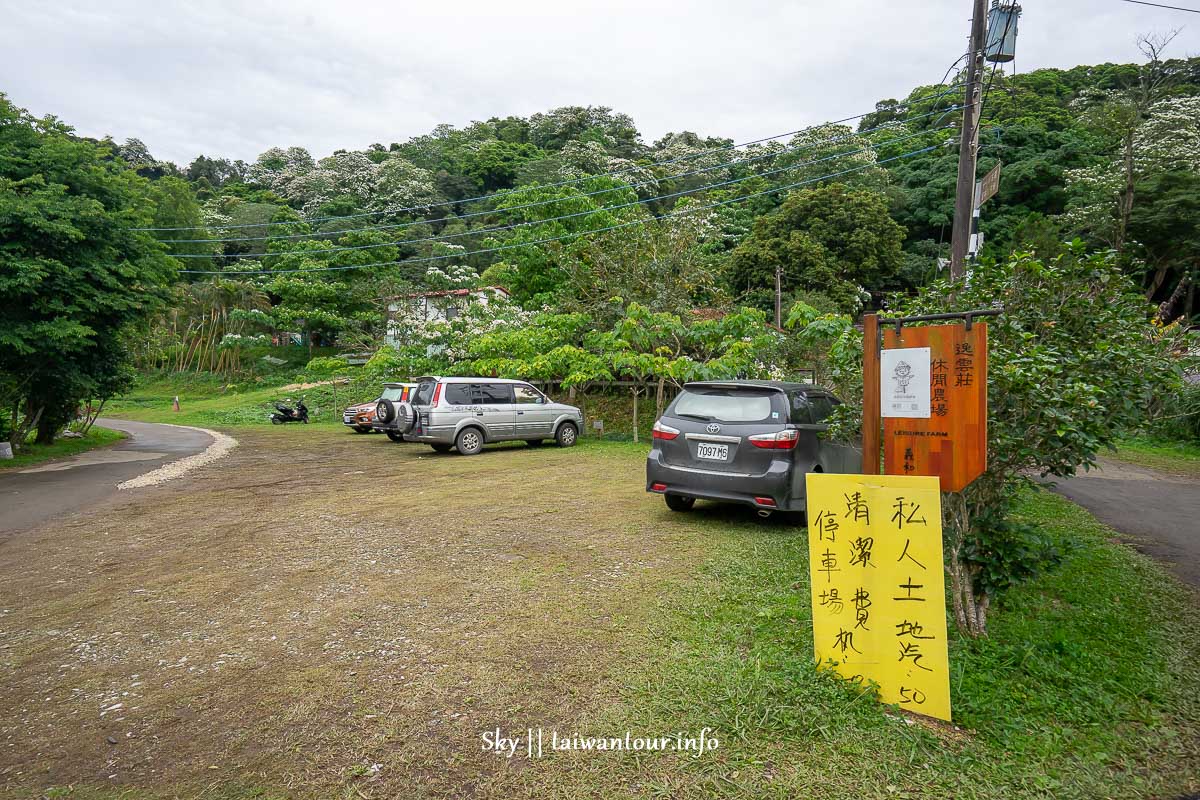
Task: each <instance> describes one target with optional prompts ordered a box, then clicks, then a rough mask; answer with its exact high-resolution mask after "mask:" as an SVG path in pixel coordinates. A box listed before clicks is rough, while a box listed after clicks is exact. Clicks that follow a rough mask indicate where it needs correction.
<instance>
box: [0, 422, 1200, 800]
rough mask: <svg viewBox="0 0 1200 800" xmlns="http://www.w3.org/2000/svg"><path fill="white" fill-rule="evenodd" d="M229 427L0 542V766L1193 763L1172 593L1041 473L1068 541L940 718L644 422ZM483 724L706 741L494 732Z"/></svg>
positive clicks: (245, 787)
mask: <svg viewBox="0 0 1200 800" xmlns="http://www.w3.org/2000/svg"><path fill="white" fill-rule="evenodd" d="M237 435H238V437H239V439H241V441H242V446H241V447H239V448H238V449H237V450H235V451H234V452H233V453H232V454H231V455H230V456H229V457H227V458H226V459H225V460H224V461H222V462H219V463H218V464H214V465H211V466H208V467H205V468H203V469H201V470H200V471H198V472H196V473H194V476H195V477H194V479H193V480H189V481H187V482H186V483H184V482H181V483H180V484H166V485H164V486H161V487H156V488H154V489H148V490H145V491H140V492H138V493H133V494H131V495H130V496H129V499H128V500H126V501H125V502H124V503H123V504H122V505H120V506H117V507H114V508H113V509H112V510H111V511H110V512H109V513H107V514H105V515H104V516H95V517H70V518H66V519H64V520H62V521H60V522H59V523H56V524H54V525H49V526H46V527H44V528H42V529H39V530H38V531H35V532H31V533H28V534H22V535H18V536H15V537H11V538H10V539H8V540H6V541H5V542H3V543H0V547H3V549H4V552H3V557H0V609H4V610H5V611H4V615H3V617H0V619H2V620H3V623H4V624H3V626H2V627H0V681H3V684H4V686H5V691H4V692H2V693H0V796H4V797H14V798H16V797H30V796H40V795H41V794H43V793H44V794H46V795H47V796H56V797H75V798H106V799H110V798H111V799H115V798H130V799H131V800H148V799H149V798H155V799H157V798H167V797H177V796H185V797H198V796H201V795H203V796H204V797H206V798H226V799H228V800H232V799H233V798H245V799H248V798H260V799H262V798H283V797H305V798H307V797H312V798H360V797H365V798H394V797H414V798H419V797H453V798H459V797H466V796H470V797H497V798H510V797H531V798H534V797H536V798H541V797H567V798H610V797H611V798H623V797H646V798H652V797H662V798H683V797H721V798H725V797H735V798H781V799H782V798H797V797H804V798H844V797H907V798H918V797H930V798H944V797H980V798H984V797H988V798H990V797H996V798H1025V797H1029V798H1035V797H1036V798H1047V797H1054V798H1093V797H1120V798H1133V797H1148V798H1149V797H1174V796H1178V795H1182V794H1185V793H1187V792H1196V791H1198V790H1200V778H1198V775H1200V773H1198V771H1197V770H1196V765H1197V764H1200V701H1198V700H1197V698H1196V694H1195V690H1196V687H1197V685H1200V611H1198V609H1197V605H1196V602H1195V596H1194V595H1193V594H1191V593H1189V592H1188V591H1187V590H1185V589H1183V588H1182V587H1180V586H1179V585H1178V584H1177V583H1176V582H1174V581H1173V580H1172V579H1171V578H1169V577H1167V576H1166V574H1165V573H1164V572H1163V571H1162V570H1161V569H1160V568H1158V567H1157V566H1156V565H1154V564H1153V563H1151V562H1150V561H1149V560H1147V559H1146V558H1144V557H1142V556H1140V555H1138V554H1137V553H1135V552H1134V551H1132V550H1131V549H1129V548H1127V547H1125V546H1123V545H1119V544H1114V543H1113V541H1112V540H1113V534H1112V532H1111V531H1109V530H1107V529H1106V528H1104V527H1103V526H1101V525H1099V524H1098V523H1096V522H1095V521H1094V520H1093V519H1092V518H1091V517H1090V516H1089V515H1088V514H1086V513H1085V512H1083V511H1081V510H1080V509H1078V508H1077V507H1075V506H1073V505H1071V504H1070V503H1068V502H1066V501H1064V500H1062V499H1060V498H1057V497H1055V496H1053V495H1049V494H1045V493H1037V494H1031V495H1029V497H1028V498H1027V499H1026V501H1025V503H1024V505H1023V510H1022V513H1023V514H1025V515H1026V516H1028V517H1030V518H1032V519H1035V520H1036V521H1038V522H1039V523H1041V524H1043V525H1045V526H1046V528H1047V530H1049V531H1050V533H1051V534H1052V535H1053V536H1054V537H1055V538H1056V539H1057V540H1058V541H1059V542H1060V543H1064V544H1065V543H1071V546H1070V552H1069V555H1068V556H1067V558H1066V561H1065V563H1064V564H1063V566H1062V568H1061V569H1060V570H1059V571H1057V572H1055V573H1053V574H1051V575H1047V576H1045V577H1043V578H1041V579H1040V580H1038V581H1037V582H1035V583H1033V584H1029V585H1027V586H1024V587H1022V588H1020V589H1018V590H1016V591H1013V592H1011V593H1010V594H1008V595H1007V596H1005V597H1003V598H1001V600H1000V601H999V603H998V605H997V607H995V609H994V611H993V614H992V622H991V630H992V637H991V638H990V639H987V640H983V641H963V640H960V639H955V640H954V641H952V644H951V668H952V698H953V702H954V706H955V716H956V722H957V724H958V726H959V727H958V728H950V727H943V726H927V725H925V724H923V723H920V722H911V721H909V720H906V719H905V718H903V717H902V716H900V715H898V714H895V713H892V712H891V711H889V709H887V708H885V707H882V706H880V705H878V704H877V703H876V702H875V701H874V699H873V698H872V697H870V696H869V695H865V694H863V693H862V692H861V691H860V690H857V689H855V688H852V687H850V686H848V685H846V684H844V683H842V682H840V681H839V680H837V679H836V678H834V677H832V676H830V675H828V674H821V673H818V672H817V671H816V670H815V668H814V666H813V664H812V639H811V619H810V611H809V599H808V578H807V572H808V564H807V544H806V541H807V540H806V532H805V530H804V529H802V528H797V527H794V526H793V525H791V524H789V523H788V521H786V520H783V519H778V518H773V519H771V520H768V521H767V522H765V523H764V522H761V521H759V520H758V519H757V518H756V517H755V516H754V515H753V513H750V512H748V511H744V510H742V509H736V508H718V507H714V506H705V505H703V504H701V505H699V506H698V507H697V510H696V511H695V512H693V513H691V514H673V513H671V512H669V511H667V509H666V508H665V505H664V504H663V502H662V500H661V498H659V497H657V496H652V495H646V494H645V492H644V491H643V486H642V465H643V459H644V454H645V450H644V448H642V447H638V446H634V445H631V444H622V443H607V442H606V443H594V442H588V443H585V444H583V445H581V446H579V447H576V448H573V449H565V450H564V449H559V448H554V447H543V448H538V449H531V448H527V447H525V446H523V445H517V446H504V447H499V448H494V449H489V450H485V451H484V453H483V454H481V455H479V456H476V457H473V458H462V457H459V456H452V455H447V456H439V455H435V454H433V453H432V451H431V450H429V449H428V448H424V447H421V446H417V445H396V444H392V443H390V442H388V441H387V440H386V439H384V438H383V437H361V436H354V435H353V434H351V433H349V432H345V431H339V430H333V429H331V428H329V427H315V428H314V427H313V426H309V427H308V428H302V427H299V426H290V427H285V428H270V427H265V428H250V427H246V428H242V429H241V430H240V431H239V432H238V434H237ZM497 727H498V728H501V729H502V730H503V731H505V732H506V733H520V734H521V735H524V732H525V730H526V729H527V728H542V729H543V730H544V731H546V733H547V735H549V732H550V731H552V730H553V731H557V732H558V733H559V735H571V734H575V733H578V734H581V735H592V736H595V735H603V736H623V735H624V733H625V731H630V732H631V733H632V734H633V735H635V736H636V735H644V736H667V735H674V734H675V732H677V731H682V732H687V733H689V734H691V735H693V736H694V735H696V734H698V733H699V731H700V730H701V729H702V728H705V727H707V728H710V729H711V730H712V734H711V735H715V736H717V737H718V740H719V747H718V748H717V749H716V750H715V751H712V752H709V753H706V754H704V755H703V756H701V757H698V758H693V757H691V756H689V755H681V754H645V753H643V754H631V753H607V754H600V753H590V754H586V755H581V754H562V753H558V754H548V755H547V756H546V757H545V758H542V759H527V758H525V757H524V756H523V755H520V754H518V755H517V756H515V757H514V758H511V759H508V758H503V757H501V756H499V755H496V754H494V753H490V752H484V751H483V748H482V741H483V740H482V736H483V734H484V732H486V731H492V730H494V729H495V728H497Z"/></svg>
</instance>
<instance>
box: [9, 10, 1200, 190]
mask: <svg viewBox="0 0 1200 800" xmlns="http://www.w3.org/2000/svg"><path fill="white" fill-rule="evenodd" d="M1164 1H1166V0H1164ZM1023 4H1024V11H1025V13H1024V15H1023V16H1022V18H1021V24H1020V40H1019V43H1018V45H1017V61H1016V68H1017V69H1018V70H1019V71H1022V72H1027V71H1029V70H1032V69H1036V68H1040V67H1071V66H1074V65H1076V64H1098V63H1103V62H1128V61H1136V60H1139V57H1138V52H1137V48H1136V43H1135V40H1136V37H1137V34H1139V33H1145V32H1162V31H1167V30H1170V29H1172V28H1178V27H1183V28H1184V29H1183V31H1182V33H1181V34H1180V36H1179V37H1178V38H1177V39H1176V40H1175V43H1174V45H1173V46H1172V47H1171V49H1170V50H1169V52H1168V54H1169V55H1172V56H1186V55H1197V54H1200V14H1186V13H1180V12H1172V11H1165V10H1158V9H1154V8H1149V7H1146V6H1140V5H1133V4H1129V3H1125V2H1120V0H1024V3H1023ZM1171 4H1173V5H1191V6H1193V7H1197V8H1200V0H1172V2H1171ZM0 9H2V11H3V18H4V20H5V23H4V28H5V34H6V35H5V36H4V46H3V47H2V48H0V75H2V76H3V80H2V81H0V91H3V92H5V93H7V94H8V95H9V97H10V99H11V100H12V101H13V102H15V103H16V104H17V105H19V106H22V107H25V108H28V109H29V110H30V111H32V112H33V113H35V114H38V115H44V114H54V115H56V116H58V117H59V118H61V119H63V120H64V121H66V122H67V123H69V124H71V125H73V126H74V127H75V128H76V130H77V131H79V132H80V133H81V134H85V135H89V136H97V137H99V136H103V135H105V134H111V135H112V136H113V137H114V138H116V139H118V140H124V139H126V138H129V137H136V138H139V139H141V140H142V141H144V142H145V143H146V144H147V146H148V147H149V148H150V152H151V153H153V154H154V155H155V156H156V157H157V158H160V159H169V160H172V161H175V162H177V163H178V164H180V165H182V166H186V165H187V164H188V163H189V162H190V161H191V160H192V159H193V158H194V157H195V156H196V155H198V154H200V153H203V154H205V155H208V156H224V157H227V158H242V159H245V160H247V161H250V160H253V159H254V157H255V156H257V154H258V153H260V152H262V151H263V150H265V149H267V148H268V147H271V146H274V145H281V146H288V145H300V146H302V147H306V148H308V149H309V150H310V151H312V152H313V154H314V155H315V156H317V157H321V156H324V155H327V154H329V153H330V152H331V151H333V150H335V149H339V148H347V149H358V148H363V147H365V146H367V145H368V144H370V143H372V142H382V143H384V144H385V145H386V144H387V143H389V142H393V141H403V140H405V139H407V138H408V137H410V136H414V135H419V134H422V133H427V132H428V131H429V130H430V129H431V128H433V126H435V125H437V124H439V123H450V124H453V125H456V126H462V125H464V124H467V123H469V122H471V121H472V120H479V119H487V118H488V117H492V116H506V115H509V114H515V115H520V116H528V115H530V114H532V113H535V112H537V111H545V110H547V109H550V108H553V107H556V106H562V105H605V106H610V107H612V108H614V109H616V110H618V111H623V112H625V113H628V114H630V115H631V116H632V117H633V118H634V120H635V121H636V122H637V125H638V128H639V130H640V131H641V132H642V135H643V137H644V139H645V140H646V142H648V143H649V142H652V141H653V140H654V139H656V138H658V137H660V136H662V135H663V134H664V133H667V132H669V131H673V130H692V131H697V132H699V133H701V134H706V135H719V136H729V137H732V138H734V139H737V140H738V141H744V140H748V139H757V138H760V137H763V136H770V135H772V134H776V133H781V132H784V131H788V130H792V129H796V128H800V127H803V126H806V125H811V124H815V123H817V122H820V121H823V120H826V119H833V118H840V117H846V116H850V115H853V114H858V113H862V112H865V111H868V110H870V109H871V108H873V106H874V104H875V101H876V100H879V99H882V98H888V97H903V96H904V95H905V94H907V92H908V91H909V89H911V88H912V87H913V86H916V85H918V84H927V83H932V82H934V81H936V80H938V79H940V78H941V76H942V74H943V73H944V72H945V70H946V68H947V67H948V66H949V64H950V62H952V61H953V60H954V59H955V58H956V57H958V56H959V55H961V54H962V53H963V52H964V51H965V50H966V37H967V32H968V18H969V16H970V9H971V2H970V0H908V2H895V0H833V1H831V0H796V1H795V2H778V1H777V2H759V1H758V0H740V2H734V1H733V0H720V1H719V2H717V1H713V2H708V1H701V0H694V1H692V2H663V1H662V0H658V1H656V0H637V1H636V2H627V0H553V1H552V2H551V1H547V0H508V1H507V2H496V0H490V2H476V1H475V0H458V2H420V3H418V2H411V0H410V1H409V2H403V1H401V2H397V1H396V0H392V2H353V1H352V0H343V2H340V3H339V2H329V0H323V1H314V2H308V0H292V1H291V2H275V1H274V0H254V2H218V0H194V1H193V2H188V3H175V2H171V1H170V0H159V2H135V1H133V0H128V1H125V0H106V1H105V2H103V3H97V2H94V0H90V1H88V2H78V1H77V0H53V2H43V3H36V2H28V0H0Z"/></svg>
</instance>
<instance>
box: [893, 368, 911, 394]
mask: <svg viewBox="0 0 1200 800" xmlns="http://www.w3.org/2000/svg"><path fill="white" fill-rule="evenodd" d="M912 379H913V370H912V367H911V366H909V364H908V362H907V361H901V362H900V363H899V364H897V365H896V368H895V369H894V370H892V380H894V381H895V382H896V394H897V395H906V394H908V385H909V384H910V383H912Z"/></svg>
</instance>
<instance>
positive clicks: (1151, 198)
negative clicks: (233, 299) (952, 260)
mask: <svg viewBox="0 0 1200 800" xmlns="http://www.w3.org/2000/svg"><path fill="white" fill-rule="evenodd" d="M1198 95H1200V59H1190V60H1183V61H1163V62H1160V61H1157V60H1152V61H1151V62H1150V63H1148V64H1146V65H1141V66H1138V65H1111V64H1108V65H1101V66H1097V67H1077V68H1075V69H1072V70H1068V71H1061V70H1039V71H1037V72H1032V73H1029V74H1022V75H1016V76H1011V75H1001V74H999V73H997V74H996V75H994V76H992V79H991V80H990V81H989V83H988V90H987V92H986V102H985V107H984V111H983V119H984V132H983V134H982V137H981V148H982V157H981V164H980V168H981V174H982V172H983V171H985V170H987V169H990V168H991V167H992V166H993V165H994V164H995V163H996V162H997V161H1001V162H1003V180H1002V182H1001V189H1000V194H999V195H998V197H997V198H995V199H994V200H992V201H991V202H989V203H988V204H987V206H986V207H985V209H984V214H983V222H982V229H983V231H984V233H985V235H986V238H985V246H984V249H983V252H982V257H983V258H1001V257H1006V256H1007V255H1008V254H1009V253H1011V252H1012V251H1013V250H1014V249H1032V250H1034V251H1036V252H1038V253H1039V254H1041V255H1052V254H1053V253H1054V251H1056V250H1058V249H1059V248H1060V247H1061V244H1062V243H1063V242H1064V241H1067V240H1069V239H1071V238H1075V237H1079V238H1082V239H1083V240H1084V241H1085V242H1086V243H1087V244H1089V245H1091V246H1092V247H1096V248H1113V249H1115V250H1117V251H1119V252H1120V253H1121V255H1122V258H1123V260H1124V263H1126V265H1127V268H1128V269H1129V270H1130V271H1131V272H1133V273H1136V274H1137V276H1138V279H1139V280H1140V281H1141V283H1142V285H1143V286H1144V287H1145V288H1146V291H1147V296H1148V297H1150V298H1151V299H1153V300H1154V301H1155V302H1158V303H1162V304H1163V310H1162V316H1163V318H1164V320H1166V319H1173V318H1176V317H1179V316H1190V315H1192V314H1194V313H1195V312H1196V310H1197V309H1196V305H1195V292H1194V289H1193V288H1192V287H1191V285H1190V283H1189V278H1190V277H1191V276H1193V275H1194V273H1195V270H1196V266H1195V265H1196V261H1197V258H1198V257H1200V232H1198V231H1197V214H1196V211H1197V204H1198V203H1200V199H1198V198H1200V129H1198V128H1197V119H1200V98H1198ZM962 102H963V101H962V98H961V96H960V91H959V90H958V88H957V86H955V85H954V84H952V83H951V84H945V85H935V86H924V87H919V88H917V89H915V90H914V91H913V92H912V93H910V94H909V95H908V96H907V97H906V98H904V99H903V100H901V101H896V100H884V101H881V102H880V103H878V104H877V108H876V111H875V112H873V113H871V114H867V115H865V116H863V117H861V118H860V119H857V120H851V121H849V123H848V124H839V125H825V126H821V127H817V128H809V129H805V130H803V131H800V132H798V133H795V134H793V135H785V136H782V137H777V138H774V139H771V140H769V141H764V142H759V143H755V144H751V145H749V146H746V147H735V145H736V144H737V143H735V142H733V141H732V140H729V139H723V138H719V137H715V136H707V137H706V136H702V135H699V134H695V133H692V132H688V131H684V132H680V133H674V134H670V135H668V136H665V137H663V138H662V139H660V140H658V141H656V142H653V143H646V142H645V141H644V140H643V138H642V136H641V134H640V133H639V132H638V130H637V127H636V125H635V123H634V120H632V119H630V118H629V117H628V116H626V115H624V114H620V113H617V112H614V111H612V110H610V109H607V108H595V107H586V108H585V107H569V108H559V109H554V110H551V111H548V112H546V113H544V114H534V115H533V116H531V117H529V118H519V117H508V118H504V119H499V118H493V119H489V120H487V121H484V122H476V123H473V124H471V125H469V126H467V127H466V128H463V129H456V128H453V127H451V126H448V125H444V126H439V127H438V128H436V129H435V130H433V131H432V132H430V133H429V134H426V135H422V136H417V137H413V138H411V139H408V140H407V141H403V142H390V143H388V144H386V145H385V144H382V143H380V144H374V145H371V147H369V148H368V149H366V150H364V151H337V152H335V153H333V154H331V155H328V156H325V157H321V158H317V157H314V155H313V154H311V153H309V152H308V151H307V150H305V149H303V148H301V147H295V146H291V147H283V146H281V147H278V148H273V149H271V150H268V151H267V152H265V153H263V154H261V155H260V156H259V157H258V159H257V160H256V161H255V162H254V163H253V164H246V163H244V162H240V161H233V162H231V161H229V160H226V159H222V158H220V157H216V156H212V157H210V156H205V155H202V156H199V157H198V158H196V160H195V161H193V162H192V163H191V164H189V165H187V166H186V167H185V168H179V167H176V166H175V165H173V164H169V163H163V162H159V161H156V160H155V159H154V158H153V157H152V156H151V155H150V154H149V153H148V152H147V150H146V148H145V146H144V145H142V144H141V143H140V142H138V141H133V140H131V141H128V142H126V143H125V144H124V145H120V146H115V147H114V148H113V149H114V150H115V151H116V153H117V154H118V155H119V156H120V158H122V159H124V160H125V161H126V162H127V163H128V164H129V165H131V166H132V167H134V168H135V169H136V170H137V171H138V173H139V174H141V175H143V176H145V177H147V178H150V179H151V180H152V181H153V189H152V192H153V197H154V201H155V203H156V205H157V210H156V213H155V215H154V219H153V225H151V226H147V227H152V228H162V229H173V230H158V231H154V234H155V236H156V237H157V238H159V239H161V240H164V241H165V242H167V249H168V252H170V253H172V254H175V255H178V256H180V259H179V262H180V266H181V268H183V269H184V270H195V271H196V272H185V273H184V274H183V275H181V279H182V280H185V281H199V280H203V279H205V277H206V275H205V274H204V273H211V272H227V273H229V272H233V273H238V272H256V273H257V272H265V273H266V274H257V275H255V276H254V277H251V276H250V275H246V276H245V278H246V279H247V280H249V281H251V282H252V283H253V284H254V285H256V286H257V287H259V288H260V289H262V290H264V291H265V292H266V293H267V296H268V297H269V298H270V303H271V306H272V307H273V308H274V309H275V312H276V320H275V321H276V322H277V323H278V324H279V325H280V326H284V327H287V326H291V327H295V325H296V320H297V319H304V320H305V321H306V324H307V325H308V326H309V327H310V328H311V329H312V331H313V332H315V333H316V334H317V335H318V336H320V337H321V338H322V339H323V340H326V341H331V340H333V339H335V338H338V337H345V336H354V335H359V336H360V337H361V336H364V335H365V336H367V337H370V336H371V335H373V334H375V333H378V330H377V326H378V325H379V324H381V323H380V322H379V319H380V316H379V314H378V313H377V311H378V300H379V299H380V298H382V297H386V296H390V295H392V294H395V293H397V292H398V291H401V290H403V289H411V290H414V291H415V290H421V289H425V288H429V289H439V288H446V287H449V286H458V285H466V284H472V283H483V284H499V285H503V286H505V287H507V288H508V289H509V290H510V291H512V292H513V295H514V297H515V298H516V299H517V301H518V302H519V303H520V304H521V305H522V306H524V307H526V308H540V307H542V306H545V305H550V306H552V307H554V308H556V309H560V310H565V311H582V312H585V313H589V314H599V315H600V316H604V313H606V312H603V311H600V309H607V308H608V306H609V302H608V301H609V300H610V298H611V297H614V296H617V297H621V298H622V299H623V301H624V302H625V303H628V302H632V301H636V302H639V303H642V304H644V305H646V306H647V307H649V308H650V309H652V310H655V311H670V312H680V311H683V310H686V309H689V308H694V307H709V306H717V307H724V306H734V305H739V304H747V305H750V306H754V307H758V308H762V309H764V310H769V309H771V308H772V307H773V305H774V289H775V280H774V278H775V270H776V267H780V268H781V270H782V289H783V294H784V305H785V307H787V306H789V305H790V301H791V300H792V299H794V298H796V297H798V296H806V297H809V299H810V300H812V301H813V302H814V303H816V304H817V305H818V306H820V307H836V308H838V309H840V310H842V311H845V312H851V313H854V312H857V311H859V310H860V309H861V308H862V307H863V306H864V305H867V306H874V305H878V304H879V303H880V302H881V301H882V299H883V297H884V295H885V293H887V292H889V291H896V290H900V291H904V290H911V289H913V288H915V287H917V286H919V285H921V284H922V283H924V282H926V281H928V280H929V279H930V278H932V277H933V276H934V275H935V274H936V270H937V258H938V257H939V256H945V255H946V254H947V249H948V248H947V242H948V239H949V231H950V225H951V220H952V214H953V186H954V179H955V174H956V169H957V148H956V147H955V145H954V142H955V141H956V140H955V135H956V129H957V125H958V122H959V117H960V115H961V113H962V112H961V104H962ZM281 144H282V143H281ZM789 196H790V198H791V199H790V200H789V199H788V198H789ZM475 198H482V199H475ZM654 218H659V219H660V221H659V222H653V221H652V220H653V219H654ZM640 223H644V224H640ZM593 232H594V233H593ZM364 265H366V266H364ZM329 267H336V268H338V269H337V270H330V271H326V272H319V271H317V270H320V269H322V268H329ZM296 270H301V271H302V272H294V271H296ZM271 273H279V274H277V275H273V274H271ZM373 325H375V326H376V329H372V326H373Z"/></svg>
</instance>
